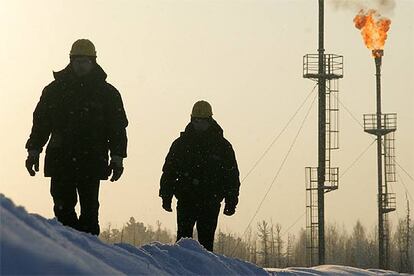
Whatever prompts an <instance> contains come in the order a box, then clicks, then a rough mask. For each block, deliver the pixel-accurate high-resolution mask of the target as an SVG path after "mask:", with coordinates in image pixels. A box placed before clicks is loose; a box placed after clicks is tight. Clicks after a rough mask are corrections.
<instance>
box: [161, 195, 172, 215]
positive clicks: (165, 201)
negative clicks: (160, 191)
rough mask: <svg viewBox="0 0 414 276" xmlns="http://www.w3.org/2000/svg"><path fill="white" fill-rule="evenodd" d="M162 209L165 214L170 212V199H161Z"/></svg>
mask: <svg viewBox="0 0 414 276" xmlns="http://www.w3.org/2000/svg"><path fill="white" fill-rule="evenodd" d="M162 208H163V209H164V210H165V211H167V212H172V208H171V199H170V198H162Z"/></svg>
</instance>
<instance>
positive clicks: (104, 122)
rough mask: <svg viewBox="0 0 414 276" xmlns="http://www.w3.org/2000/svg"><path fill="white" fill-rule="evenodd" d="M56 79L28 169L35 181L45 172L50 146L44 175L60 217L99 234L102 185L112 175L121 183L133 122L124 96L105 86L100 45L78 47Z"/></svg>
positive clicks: (43, 103)
mask: <svg viewBox="0 0 414 276" xmlns="http://www.w3.org/2000/svg"><path fill="white" fill-rule="evenodd" d="M54 77H55V80H54V81H53V82H52V83H50V84H49V85H48V86H46V87H45V88H44V90H43V92H42V96H41V97H40V101H39V103H38V104H37V106H36V109H35V111H34V113H33V127H32V132H31V134H30V138H29V140H28V141H27V143H26V148H27V150H28V157H27V160H26V168H27V170H28V171H29V173H30V175H31V176H34V175H35V174H36V173H35V171H39V154H40V153H41V152H42V149H43V147H44V145H45V144H46V143H47V142H48V141H49V143H48V145H47V149H46V156H45V166H44V173H45V176H46V177H51V188H50V192H51V194H52V197H53V202H54V208H53V209H54V213H55V216H56V218H57V219H58V220H59V221H60V222H61V223H62V224H63V225H68V226H71V227H73V228H75V229H78V230H80V231H84V232H88V233H92V234H94V235H99V222H98V209H99V201H98V194H99V182H100V180H105V179H108V177H109V176H110V175H111V174H112V178H111V181H116V180H118V179H119V178H120V177H121V175H122V172H123V165H122V160H123V158H125V157H126V156H127V154H126V148H127V135H126V127H127V125H128V120H127V118H126V115H125V111H124V107H123V103H122V99H121V95H120V94H119V92H118V91H117V90H116V89H115V88H114V87H113V86H112V85H110V84H109V83H107V82H106V81H105V80H106V73H105V72H104V71H103V69H102V68H101V67H100V66H99V65H98V64H97V63H96V51H95V46H94V45H93V44H92V42H90V41H89V40H87V39H80V40H77V41H76V42H75V43H74V44H73V45H72V49H71V52H70V64H69V65H68V66H67V67H66V68H65V69H63V70H62V71H60V72H55V73H54ZM49 137H50V139H49ZM108 150H109V151H110V155H111V161H110V163H109V165H108V160H109V158H108ZM33 167H34V170H33ZM78 195H79V201H80V207H81V212H80V216H79V219H78V216H77V214H76V212H75V206H76V204H77V196H78Z"/></svg>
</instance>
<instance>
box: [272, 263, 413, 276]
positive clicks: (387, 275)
mask: <svg viewBox="0 0 414 276" xmlns="http://www.w3.org/2000/svg"><path fill="white" fill-rule="evenodd" d="M267 271H268V272H269V274H270V275H278V276H293V275H303V276H330V275H338V276H342V275H343V276H344V275H353V276H368V275H376V276H378V275H383V276H391V275H408V274H399V273H398V272H395V271H389V270H379V269H368V270H365V269H360V268H355V267H349V266H341V265H321V266H316V267H312V268H305V267H293V268H286V269H277V268H269V269H267Z"/></svg>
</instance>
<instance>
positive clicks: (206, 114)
mask: <svg viewBox="0 0 414 276" xmlns="http://www.w3.org/2000/svg"><path fill="white" fill-rule="evenodd" d="M211 116H213V110H212V108H211V105H210V104H209V103H208V102H206V101H198V102H196V103H195V104H194V106H193V110H192V112H191V117H194V118H210V117H211Z"/></svg>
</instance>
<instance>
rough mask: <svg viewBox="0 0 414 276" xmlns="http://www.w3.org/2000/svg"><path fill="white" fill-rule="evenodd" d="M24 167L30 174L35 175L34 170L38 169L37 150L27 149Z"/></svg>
mask: <svg viewBox="0 0 414 276" xmlns="http://www.w3.org/2000/svg"><path fill="white" fill-rule="evenodd" d="M33 166H34V170H33ZM26 169H27V171H28V172H29V174H30V175H31V176H35V175H36V172H38V171H39V152H38V151H37V150H29V152H28V156H27V159H26Z"/></svg>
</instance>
